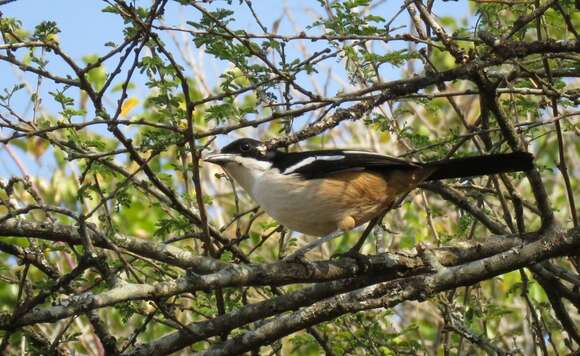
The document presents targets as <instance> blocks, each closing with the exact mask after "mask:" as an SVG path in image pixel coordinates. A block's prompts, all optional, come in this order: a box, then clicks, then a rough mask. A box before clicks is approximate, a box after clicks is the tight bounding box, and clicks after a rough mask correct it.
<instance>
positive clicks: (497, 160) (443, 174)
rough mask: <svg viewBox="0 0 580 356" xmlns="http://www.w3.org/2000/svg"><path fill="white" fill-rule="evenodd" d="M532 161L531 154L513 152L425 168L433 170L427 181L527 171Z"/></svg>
mask: <svg viewBox="0 0 580 356" xmlns="http://www.w3.org/2000/svg"><path fill="white" fill-rule="evenodd" d="M533 161H534V156H533V155H532V154H531V153H528V152H513V153H501V154H493V155H487V156H476V157H463V158H455V159H447V160H443V161H436V162H429V163H426V164H425V167H433V168H435V171H434V172H433V174H431V175H430V176H429V178H427V180H439V179H447V178H463V177H472V176H481V175H488V174H497V173H505V172H519V171H527V170H530V169H532V168H533V167H534V163H533Z"/></svg>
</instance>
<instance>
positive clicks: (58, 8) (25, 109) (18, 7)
mask: <svg viewBox="0 0 580 356" xmlns="http://www.w3.org/2000/svg"><path fill="white" fill-rule="evenodd" d="M149 3H150V2H149V1H138V4H139V5H141V6H146V5H147V4H149ZM401 3H402V1H387V2H385V3H384V4H382V5H381V6H379V7H377V8H376V9H375V10H374V11H373V14H375V15H379V16H382V17H384V18H386V19H389V18H390V17H391V16H392V15H393V14H394V13H396V12H397V11H398V9H399V8H400V6H401ZM253 5H254V9H255V11H256V12H257V14H258V16H259V17H260V19H261V20H262V21H263V23H264V24H265V25H266V26H267V27H270V26H271V25H272V23H273V22H274V21H275V20H277V19H278V18H280V17H281V15H282V14H283V11H284V9H285V8H286V9H288V10H289V11H290V12H291V13H292V16H293V20H294V21H295V23H294V24H291V23H290V22H289V21H286V20H285V21H282V22H281V25H280V30H279V33H280V34H293V33H296V30H295V27H294V26H297V27H298V28H299V29H300V30H305V28H306V26H307V25H309V24H311V23H312V22H313V21H314V20H315V18H316V16H317V15H321V14H323V12H322V9H321V8H320V6H319V5H318V2H317V1H315V0H296V1H286V2H277V1H270V0H257V1H253ZM104 6H106V3H105V2H104V1H97V0H91V1H89V0H83V1H73V0H50V1H46V0H44V1H43V0H17V1H15V2H12V3H9V4H7V5H4V6H2V7H0V11H2V13H3V14H4V16H6V17H15V18H17V19H19V20H21V21H22V23H23V27H24V28H26V29H29V30H33V29H34V27H35V26H36V25H37V24H39V23H40V22H42V21H46V20H50V21H55V22H57V24H58V26H59V28H60V29H61V33H59V35H58V36H59V43H60V45H61V47H62V48H63V50H64V51H65V52H66V53H68V54H69V55H70V56H71V57H72V58H73V59H74V60H77V61H79V62H81V59H82V57H83V56H85V55H88V54H97V55H99V54H104V53H106V52H107V51H109V50H110V48H109V47H106V46H105V43H106V42H109V41H113V42H115V43H120V42H121V40H122V38H123V35H122V28H123V23H122V21H121V20H120V19H119V17H118V16H116V15H113V14H109V13H103V12H101V9H102V8H103V7H104ZM206 6H209V7H210V8H217V7H230V6H229V5H227V3H226V2H225V1H214V2H212V4H211V5H206ZM232 7H233V10H234V11H236V17H235V18H236V20H235V22H234V23H233V24H232V27H234V28H240V29H245V30H247V31H249V32H256V33H259V32H261V31H260V29H259V27H258V26H257V24H256V22H255V20H254V19H253V18H252V16H251V14H250V13H249V11H248V10H247V8H246V7H244V6H239V5H238V1H234V2H233V3H232ZM312 9H314V10H315V11H312ZM316 11H318V13H316ZM434 12H435V13H436V14H438V15H440V16H453V17H456V18H467V17H468V15H469V9H468V3H467V2H463V1H460V2H454V1H449V2H442V1H436V3H435V8H434ZM198 18H199V15H198V13H197V12H196V11H195V9H193V8H191V7H183V6H180V5H179V4H178V3H176V2H173V1H170V2H169V3H168V6H167V11H166V14H165V22H166V23H167V24H168V25H173V26H180V25H184V26H185V22H186V21H192V20H193V21H195V20H196V19H198ZM470 20H472V19H470ZM470 22H472V21H470ZM397 25H408V16H407V15H406V13H404V14H403V16H401V17H400V21H398V22H395V24H394V26H397ZM402 31H403V32H405V31H407V30H406V29H403V30H402ZM314 33H316V32H314ZM177 35H178V37H181V35H180V34H177ZM164 40H165V41H166V43H168V44H170V45H169V48H170V49H171V50H172V51H173V52H174V54H175V55H176V57H179V55H178V54H177V52H178V51H177V49H176V47H175V46H173V45H172V44H171V42H172V40H171V38H170V37H168V36H165V37H164ZM297 44H298V42H293V43H292V46H289V47H288V54H289V56H290V57H291V56H297V57H300V58H301V55H300V53H299V52H298V51H297V50H296V48H295V47H294V46H296V45H297ZM323 46H324V43H323V42H319V43H315V44H312V43H310V44H309V50H310V51H315V50H320V49H323V48H324V47H323ZM397 46H398V44H397V43H393V44H389V49H390V50H394V49H398V48H397ZM191 47H192V49H193V55H197V53H195V52H196V51H197V49H196V48H195V47H194V46H191ZM23 53H25V52H24V51H23V50H21V51H20V52H17V56H19V57H20V58H22V57H21V56H22V54H23ZM47 58H48V59H49V60H50V64H49V66H48V68H49V69H50V70H52V71H54V72H56V73H59V74H60V75H65V74H67V73H70V70H69V69H68V68H67V67H66V65H65V64H64V63H63V62H61V61H58V60H54V57H50V56H49V57H47ZM114 63H115V62H110V63H108V64H107V65H106V67H107V70H111V67H112V65H113V64H114ZM204 68H205V69H206V71H207V72H206V76H207V79H208V83H209V84H210V86H214V85H215V84H216V83H217V82H218V80H219V75H220V74H221V72H222V71H223V70H224V69H226V68H227V64H225V63H222V62H220V61H217V60H214V59H212V58H210V57H209V56H207V55H206V56H205V60H204ZM331 70H333V71H335V72H336V73H337V74H339V75H342V74H343V73H344V71H343V70H342V69H341V66H340V65H339V64H338V63H335V67H332V68H331ZM0 73H1V74H0V78H2V79H1V80H0V90H4V88H10V87H11V86H12V85H14V84H15V83H17V82H20V81H21V80H22V79H24V80H25V81H26V82H28V83H29V85H30V88H31V89H30V90H33V89H34V87H35V85H36V81H37V78H36V76H33V75H30V74H25V75H22V73H21V72H20V71H19V70H17V69H16V68H15V67H14V66H11V65H8V64H6V63H3V62H0ZM384 74H385V77H386V78H387V79H398V78H400V76H401V72H400V70H398V69H396V68H387V69H385V73H384ZM343 77H344V75H343ZM345 80H346V79H345ZM135 84H136V88H135V89H134V90H133V91H132V93H131V95H134V96H137V97H142V96H144V95H145V94H146V93H147V88H145V87H144V86H143V85H142V84H143V78H139V77H136V78H135ZM304 85H305V86H310V84H309V83H308V81H307V80H306V79H305V78H304ZM54 89H55V86H54V84H53V83H52V82H51V81H50V80H47V79H43V80H42V83H41V86H40V96H41V98H42V99H43V101H42V108H43V109H44V110H45V111H48V112H52V113H56V112H57V106H56V104H55V103H54V102H53V101H52V100H51V99H52V98H51V97H50V96H48V92H49V91H53V90H54ZM338 89H339V88H338V87H334V88H331V93H332V92H333V91H336V90H338ZM69 95H70V96H72V97H74V98H78V92H73V91H72V90H71V92H69ZM115 101H116V97H115V96H114V95H113V96H112V97H111V98H110V103H111V105H113V104H114V102H115ZM14 107H15V108H16V109H17V110H18V111H19V113H21V114H22V115H23V116H24V117H25V118H27V119H30V117H31V116H32V106H31V103H30V92H26V91H25V90H23V91H22V92H21V95H19V96H17V97H15V99H14ZM89 117H90V114H89ZM7 134H8V133H7V132H6V131H5V132H2V131H0V135H3V136H5V135H7ZM12 147H13V150H14V151H15V153H16V154H17V155H18V156H19V158H20V159H21V160H22V162H23V163H24V165H26V166H27V167H28V168H29V170H30V173H31V174H33V175H37V174H38V175H41V176H47V175H50V172H51V170H52V167H51V166H52V165H53V163H54V162H53V161H52V159H51V158H50V157H49V156H50V154H45V155H44V157H43V159H41V160H40V161H38V162H37V161H35V160H33V159H32V157H30V156H28V155H27V153H25V152H23V151H20V150H19V149H18V148H15V147H14V146H12ZM5 171H7V173H8V174H5V173H4V172H5ZM7 175H21V173H20V172H19V170H18V169H17V167H16V166H15V164H14V160H13V159H12V158H11V157H10V156H9V155H7V152H6V148H5V147H4V146H3V145H2V146H0V177H6V176H7Z"/></svg>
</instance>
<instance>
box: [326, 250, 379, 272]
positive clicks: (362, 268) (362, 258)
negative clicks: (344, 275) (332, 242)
mask: <svg viewBox="0 0 580 356" xmlns="http://www.w3.org/2000/svg"><path fill="white" fill-rule="evenodd" d="M332 258H352V259H354V260H355V261H356V264H357V266H358V268H359V273H365V272H366V271H368V269H369V267H370V264H371V263H370V259H369V257H368V256H367V255H363V254H362V253H360V251H359V249H358V248H354V247H353V248H351V249H350V250H348V251H347V252H343V253H335V254H334V255H332Z"/></svg>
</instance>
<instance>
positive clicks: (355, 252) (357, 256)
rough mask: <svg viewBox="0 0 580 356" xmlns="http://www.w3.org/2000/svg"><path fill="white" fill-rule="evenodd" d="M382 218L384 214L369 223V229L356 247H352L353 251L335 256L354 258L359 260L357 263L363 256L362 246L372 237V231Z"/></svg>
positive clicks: (366, 229)
mask: <svg viewBox="0 0 580 356" xmlns="http://www.w3.org/2000/svg"><path fill="white" fill-rule="evenodd" d="M382 217H383V214H381V215H379V216H377V217H376V218H373V219H372V220H371V221H369V223H368V225H367V227H366V228H365V230H364V231H363V233H362V235H361V237H360V238H359V239H358V241H357V242H356V244H354V246H353V247H351V249H350V250H348V251H347V252H345V253H339V254H335V255H334V257H352V258H355V259H357V261H358V259H360V258H361V256H362V255H361V253H360V249H361V247H362V245H363V244H364V243H365V241H366V239H367V237H368V236H369V235H370V233H371V231H373V228H374V227H375V226H376V225H377V223H378V222H379V221H380V220H381V219H382Z"/></svg>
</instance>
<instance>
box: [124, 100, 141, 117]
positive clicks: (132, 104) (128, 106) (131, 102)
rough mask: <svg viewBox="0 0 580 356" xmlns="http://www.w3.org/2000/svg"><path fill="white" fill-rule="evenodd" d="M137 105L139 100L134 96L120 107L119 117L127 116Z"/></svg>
mask: <svg viewBox="0 0 580 356" xmlns="http://www.w3.org/2000/svg"><path fill="white" fill-rule="evenodd" d="M137 104H139V99H137V98H136V97H134V96H132V97H130V98H129V99H127V100H125V101H123V105H121V116H127V114H128V113H129V111H131V109H133V108H134V107H135V105H137Z"/></svg>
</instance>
